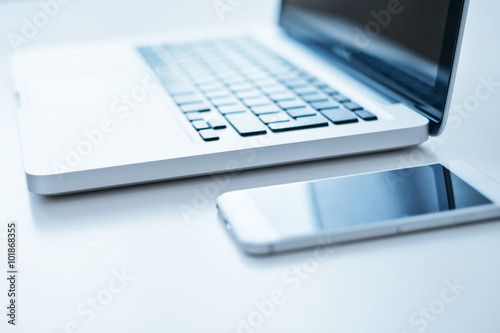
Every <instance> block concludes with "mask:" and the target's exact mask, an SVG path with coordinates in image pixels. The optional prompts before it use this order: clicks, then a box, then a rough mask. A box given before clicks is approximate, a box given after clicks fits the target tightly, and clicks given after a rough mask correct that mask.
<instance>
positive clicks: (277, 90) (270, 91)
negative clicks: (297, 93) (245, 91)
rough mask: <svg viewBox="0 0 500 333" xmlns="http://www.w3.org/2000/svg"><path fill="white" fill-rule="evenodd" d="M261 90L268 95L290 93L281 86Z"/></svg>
mask: <svg viewBox="0 0 500 333" xmlns="http://www.w3.org/2000/svg"><path fill="white" fill-rule="evenodd" d="M260 89H261V90H262V91H263V92H264V93H266V94H278V93H285V92H287V91H288V90H287V89H286V87H285V86H282V85H279V84H276V85H272V86H268V87H261V88H260Z"/></svg>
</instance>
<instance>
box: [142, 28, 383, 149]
mask: <svg viewBox="0 0 500 333" xmlns="http://www.w3.org/2000/svg"><path fill="white" fill-rule="evenodd" d="M138 51H139V52H140V53H141V55H142V56H143V58H144V59H145V60H146V62H147V63H148V64H149V66H150V67H151V69H152V70H153V71H154V73H155V75H156V76H157V77H158V79H159V80H160V81H161V83H162V85H163V86H164V88H165V90H166V91H167V92H168V94H169V95H170V96H171V97H172V98H173V100H174V101H175V103H177V105H178V106H179V109H180V111H182V113H183V114H184V116H185V117H186V118H187V119H188V120H189V121H190V123H191V125H192V126H193V128H194V130H196V131H197V132H198V133H199V135H200V137H201V138H202V139H203V140H204V141H217V140H219V139H220V135H219V131H224V130H229V129H230V128H234V130H236V132H237V133H238V134H239V135H240V136H242V137H248V136H256V135H265V134H267V133H268V132H269V131H271V132H274V133H279V132H285V131H297V130H304V129H310V128H316V127H325V126H338V125H344V124H352V123H357V122H360V121H374V120H377V117H376V116H375V115H374V114H373V113H371V112H369V111H367V110H365V109H364V108H363V107H362V106H360V105H359V104H357V103H355V102H353V101H351V100H350V99H349V98H347V97H345V96H344V95H342V94H341V93H339V92H338V91H337V90H335V89H332V88H331V87H329V86H328V85H327V84H325V83H323V82H321V81H320V80H318V79H317V78H315V77H313V76H311V75H309V74H308V73H307V72H305V71H303V70H301V69H300V68H298V67H297V66H295V65H293V64H291V63H290V62H288V61H287V60H285V59H283V58H282V57H280V56H279V55H277V54H276V53H274V52H273V51H271V50H269V49H268V48H266V47H265V46H263V45H262V44H260V43H258V42H257V41H255V40H253V39H252V38H249V37H243V38H231V39H215V40H204V41H198V42H190V43H176V44H167V45H162V46H155V47H140V48H138Z"/></svg>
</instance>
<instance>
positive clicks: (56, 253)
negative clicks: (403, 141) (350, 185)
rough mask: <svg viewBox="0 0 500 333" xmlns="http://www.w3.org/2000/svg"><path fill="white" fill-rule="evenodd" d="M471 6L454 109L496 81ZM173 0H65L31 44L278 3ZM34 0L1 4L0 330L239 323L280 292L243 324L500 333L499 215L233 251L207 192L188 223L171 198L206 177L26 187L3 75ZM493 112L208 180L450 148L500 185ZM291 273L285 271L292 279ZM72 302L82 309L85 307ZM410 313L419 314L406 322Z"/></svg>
mask: <svg viewBox="0 0 500 333" xmlns="http://www.w3.org/2000/svg"><path fill="white" fill-rule="evenodd" d="M156 2H158V4H156ZM471 2H472V3H471V5H470V11H469V20H468V23H467V30H466V33H465V39H464V43H463V52H462V56H461V61H460V66H459V73H458V77H457V83H456V89H455V96H454V104H455V106H456V107H455V108H454V114H455V115H457V114H458V113H457V112H458V110H459V107H457V106H460V105H462V104H463V103H464V101H466V99H467V97H468V96H473V95H474V92H475V89H476V88H477V87H478V85H479V84H480V82H479V78H480V77H483V78H488V77H489V76H492V77H493V79H494V80H495V81H497V82H499V81H500V65H499V63H500V57H499V56H500V24H499V21H498V12H499V11H500V3H499V2H498V1H497V0H475V1H471ZM119 3H121V5H118V4H119ZM178 3H181V2H177V1H176V2H173V1H163V2H161V1H154V0H147V1H141V2H139V1H131V0H127V1H117V0H113V1H106V2H100V1H97V0H87V1H78V0H74V1H73V2H71V3H70V4H68V5H65V7H64V8H62V9H61V11H60V13H59V14H58V15H57V16H56V17H55V18H54V19H52V20H51V22H50V23H49V25H48V26H47V27H45V28H44V29H42V30H41V31H40V32H39V34H38V35H37V36H36V38H34V39H33V40H32V41H30V45H29V46H36V45H42V44H50V43H59V42H64V41H68V40H86V39H94V38H110V37H113V36H120V35H124V34H128V33H148V32H154V31H155V30H168V29H179V28H181V27H190V28H192V27H197V26H202V25H218V24H222V25H226V26H228V29H229V27H230V26H231V25H232V24H236V23H241V22H246V23H249V22H250V23H251V22H256V24H265V23H269V22H270V21H271V20H272V19H273V18H274V17H275V15H276V2H275V1H265V0H259V1H256V0H252V1H246V2H245V1H243V2H242V4H241V5H239V6H237V8H236V9H235V10H234V11H233V12H231V13H228V14H227V15H226V17H225V20H224V21H223V22H221V21H220V20H219V18H218V17H217V15H216V14H215V12H214V10H213V8H212V1H211V0H205V1H201V0H198V1H190V2H189V3H188V2H187V1H183V2H182V5H180V4H178ZM160 4H161V5H160ZM154 6H156V7H154ZM38 8H39V7H38V4H37V2H35V1H33V2H31V1H11V2H9V1H7V2H5V1H4V2H0V22H2V23H1V27H0V29H1V30H0V35H1V36H2V38H1V39H0V69H1V70H0V73H1V77H0V117H1V118H0V138H1V140H0V156H1V161H2V163H1V172H0V184H1V185H0V213H1V214H0V233H3V238H0V252H1V253H2V254H0V258H2V259H1V264H0V266H1V267H2V272H5V271H6V268H5V261H6V259H5V258H6V255H5V253H6V240H5V232H6V228H7V227H6V224H7V221H10V220H14V221H17V223H18V226H19V231H18V236H19V244H18V253H19V262H18V263H19V283H18V290H19V295H18V305H19V307H18V321H17V323H18V325H17V326H16V327H11V326H10V325H7V324H6V316H5V312H6V310H5V306H4V305H5V304H6V302H7V296H6V291H7V284H6V281H5V279H4V278H3V276H4V275H5V274H6V273H5V274H4V273H1V274H0V277H1V280H0V281H1V282H0V305H1V308H2V309H3V310H0V318H1V319H0V328H1V329H0V331H1V332H23V333H24V332H27V333H28V332H43V333H60V332H127V333H129V332H179V333H181V332H237V331H238V321H239V318H243V319H244V320H248V318H249V316H250V317H251V318H253V320H258V319H260V318H259V315H258V314H256V311H259V310H258V306H256V303H255V302H263V301H264V303H266V302H265V301H266V300H269V299H270V297H271V294H272V293H276V292H282V294H283V296H282V299H281V300H282V301H283V302H282V303H281V304H278V305H276V307H275V309H274V310H273V311H272V312H273V313H272V314H271V315H269V317H266V316H263V317H262V318H263V321H262V323H259V322H257V324H260V325H259V327H258V328H251V327H250V328H251V329H248V327H247V328H246V329H243V330H240V332H246V333H249V332H253V331H255V332H317V333H320V332H328V333H332V332H350V333H353V332H384V333H389V332H394V333H401V332H408V333H410V332H418V331H419V330H418V329H420V328H423V327H424V322H425V324H428V325H426V327H425V329H422V330H421V331H422V332H440V333H442V332H452V333H459V332H481V333H488V332H500V316H499V314H500V261H499V254H500V223H498V222H489V223H480V224H475V225H468V226H463V227H456V228H451V229H445V230H439V231H432V232H424V233H418V234H412V235H405V236H401V237H392V238H385V239H379V240H373V241H366V242H360V243H355V244H349V245H344V246H340V247H335V248H329V249H328V250H330V251H328V252H322V254H325V253H327V256H326V258H324V259H323V260H321V261H315V251H314V249H313V250H305V251H299V252H294V253H287V254H284V255H276V256H270V257H262V258H256V257H250V256H247V255H245V254H244V253H242V252H241V251H240V250H239V249H238V248H237V247H236V246H235V244H234V243H233V242H232V240H231V239H230V238H229V237H228V235H227V234H226V232H225V230H224V229H223V228H222V227H221V225H220V224H219V223H218V221H217V219H216V209H215V206H214V198H208V199H207V201H206V202H202V205H201V206H200V209H199V210H198V211H197V215H196V216H193V218H191V219H190V220H187V219H184V218H183V217H182V214H181V211H180V209H181V207H185V206H183V205H191V206H193V205H194V200H196V193H197V191H203V190H204V189H205V187H206V186H212V187H213V185H214V184H216V183H214V180H213V179H212V178H211V177H202V178H195V179H186V180H179V181H173V182H164V183H158V184H152V185H145V186H136V187H129V188H122V189H116V190H110V191H101V192H95V193H88V194H81V195H73V196H67V197H61V198H53V199H48V198H44V197H40V196H37V195H33V194H30V193H29V192H28V191H27V190H26V183H25V179H24V172H23V165H22V156H21V147H20V142H19V133H18V125H17V118H16V105H15V100H14V98H13V90H12V86H11V79H10V77H9V75H8V73H9V69H8V64H7V57H8V54H9V53H10V52H11V50H12V49H11V47H10V45H9V43H8V39H7V38H4V37H6V36H7V33H9V32H12V31H18V30H19V29H20V26H21V24H22V23H21V22H22V21H21V19H22V17H23V16H28V17H29V15H32V14H33V13H35V12H36V11H37V10H38ZM499 111H500V87H497V88H496V90H495V91H494V92H493V93H492V94H491V97H489V98H488V99H486V100H484V101H481V102H480V105H479V107H478V108H477V109H475V110H472V111H471V112H466V113H463V114H462V116H461V117H462V119H463V122H462V124H460V126H456V128H451V127H449V128H448V129H447V130H446V132H445V134H444V136H443V137H441V138H438V139H431V140H430V141H428V142H427V143H425V144H423V145H421V146H420V147H417V148H412V149H407V150H400V151H394V152H385V153H377V154H369V155H364V156H357V157H349V158H341V159H330V160H325V161H319V162H312V163H303V164H296V165H289V166H281V167H273V168H267V169H261V170H253V171H246V172H243V173H241V174H238V175H234V174H233V175H230V176H229V182H228V184H226V185H224V186H219V187H218V191H219V192H221V193H222V192H225V191H229V190H234V189H243V188H248V187H255V186H262V185H273V184H282V183H287V182H292V181H302V180H310V179H317V178H323V177H330V176H338V175H347V174H351V173H358V172H368V171H375V170H381V169H387V168H397V167H401V166H407V165H409V164H415V163H417V164H418V163H427V162H435V161H443V160H452V159H458V160H464V161H467V162H469V163H471V164H473V165H475V166H476V167H478V168H479V169H481V170H483V171H484V172H485V173H487V174H489V175H490V176H491V177H492V178H494V179H496V180H497V181H500V153H499V148H498V147H499V146H500V132H499V126H500V112H499ZM0 235H2V234H0ZM303 264H306V265H312V266H307V267H306V268H309V273H308V274H307V275H300V274H298V273H294V272H296V268H297V267H302V265H303ZM315 264H317V265H315ZM122 270H125V271H126V272H127V274H128V275H130V276H133V277H134V278H133V280H131V281H127V282H125V284H127V285H126V286H125V287H123V288H120V291H121V292H118V293H116V294H112V295H113V298H112V299H111V300H110V302H109V304H106V305H105V306H104V307H103V308H99V310H101V311H97V310H96V311H95V317H92V316H91V314H90V312H89V311H88V310H89V309H90V308H88V307H87V305H86V304H87V302H89V301H91V299H92V298H95V297H96V296H98V295H99V296H100V297H101V300H102V301H108V300H107V299H106V296H109V295H110V294H109V292H107V291H106V289H108V288H109V286H108V285H109V284H110V283H112V286H115V287H116V288H117V286H118V285H117V284H114V285H113V283H115V280H114V275H113V272H114V271H115V273H116V272H121V271H122ZM293 274H295V275H294V276H295V278H296V279H297V280H294V281H295V282H294V283H292V282H290V281H288V280H286V278H287V277H288V278H290V277H291V276H292V275H293ZM455 280H456V281H457V282H458V283H459V284H460V285H463V286H466V289H465V290H463V291H461V292H457V294H458V293H460V295H458V296H456V297H454V300H453V301H450V303H449V304H446V305H445V307H444V309H439V305H440V304H444V303H440V301H439V299H441V297H442V292H443V291H444V292H445V293H446V291H445V288H447V283H446V282H445V281H450V282H454V281H455ZM298 282H300V285H299V284H298ZM295 283H297V284H295ZM293 287H296V288H293ZM115 291H116V290H115ZM447 295H448V296H449V295H451V294H450V293H449V292H448V294H447ZM429 305H431V306H435V307H437V308H436V309H439V310H443V312H442V313H440V314H439V315H436V316H433V317H432V319H431V317H429V319H428V320H424V322H422V320H423V319H422V318H423V317H416V315H415V313H417V315H418V311H420V308H425V307H428V306H429ZM78 309H80V310H83V311H87V312H85V313H84V315H83V316H82V315H81V314H82V313H80V314H78V313H77V311H78ZM261 312H262V311H261ZM412 316H413V317H412ZM411 318H413V319H414V320H416V319H420V321H419V322H418V324H417V323H413V324H412V322H411V321H410V320H411ZM72 322H73V323H75V325H77V326H78V327H77V329H76V330H73V328H72V325H73V324H72Z"/></svg>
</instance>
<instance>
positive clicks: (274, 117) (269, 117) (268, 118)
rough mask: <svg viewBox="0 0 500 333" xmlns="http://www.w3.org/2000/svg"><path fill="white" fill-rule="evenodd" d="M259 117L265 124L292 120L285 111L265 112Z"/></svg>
mask: <svg viewBox="0 0 500 333" xmlns="http://www.w3.org/2000/svg"><path fill="white" fill-rule="evenodd" d="M259 118H260V120H261V121H262V122H263V123H265V124H272V123H282V122H285V121H290V117H288V116H287V114H286V113H284V112H280V113H271V114H263V115H260V116H259Z"/></svg>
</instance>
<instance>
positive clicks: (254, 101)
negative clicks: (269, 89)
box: [243, 97, 271, 107]
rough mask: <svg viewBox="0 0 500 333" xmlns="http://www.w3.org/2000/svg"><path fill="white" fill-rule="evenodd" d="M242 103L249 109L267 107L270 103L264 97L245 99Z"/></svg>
mask: <svg viewBox="0 0 500 333" xmlns="http://www.w3.org/2000/svg"><path fill="white" fill-rule="evenodd" d="M243 103H244V104H245V105H246V106H249V107H251V106H260V105H268V104H270V103H271V102H270V101H269V99H267V98H266V97H260V98H245V99H244V100H243Z"/></svg>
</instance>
